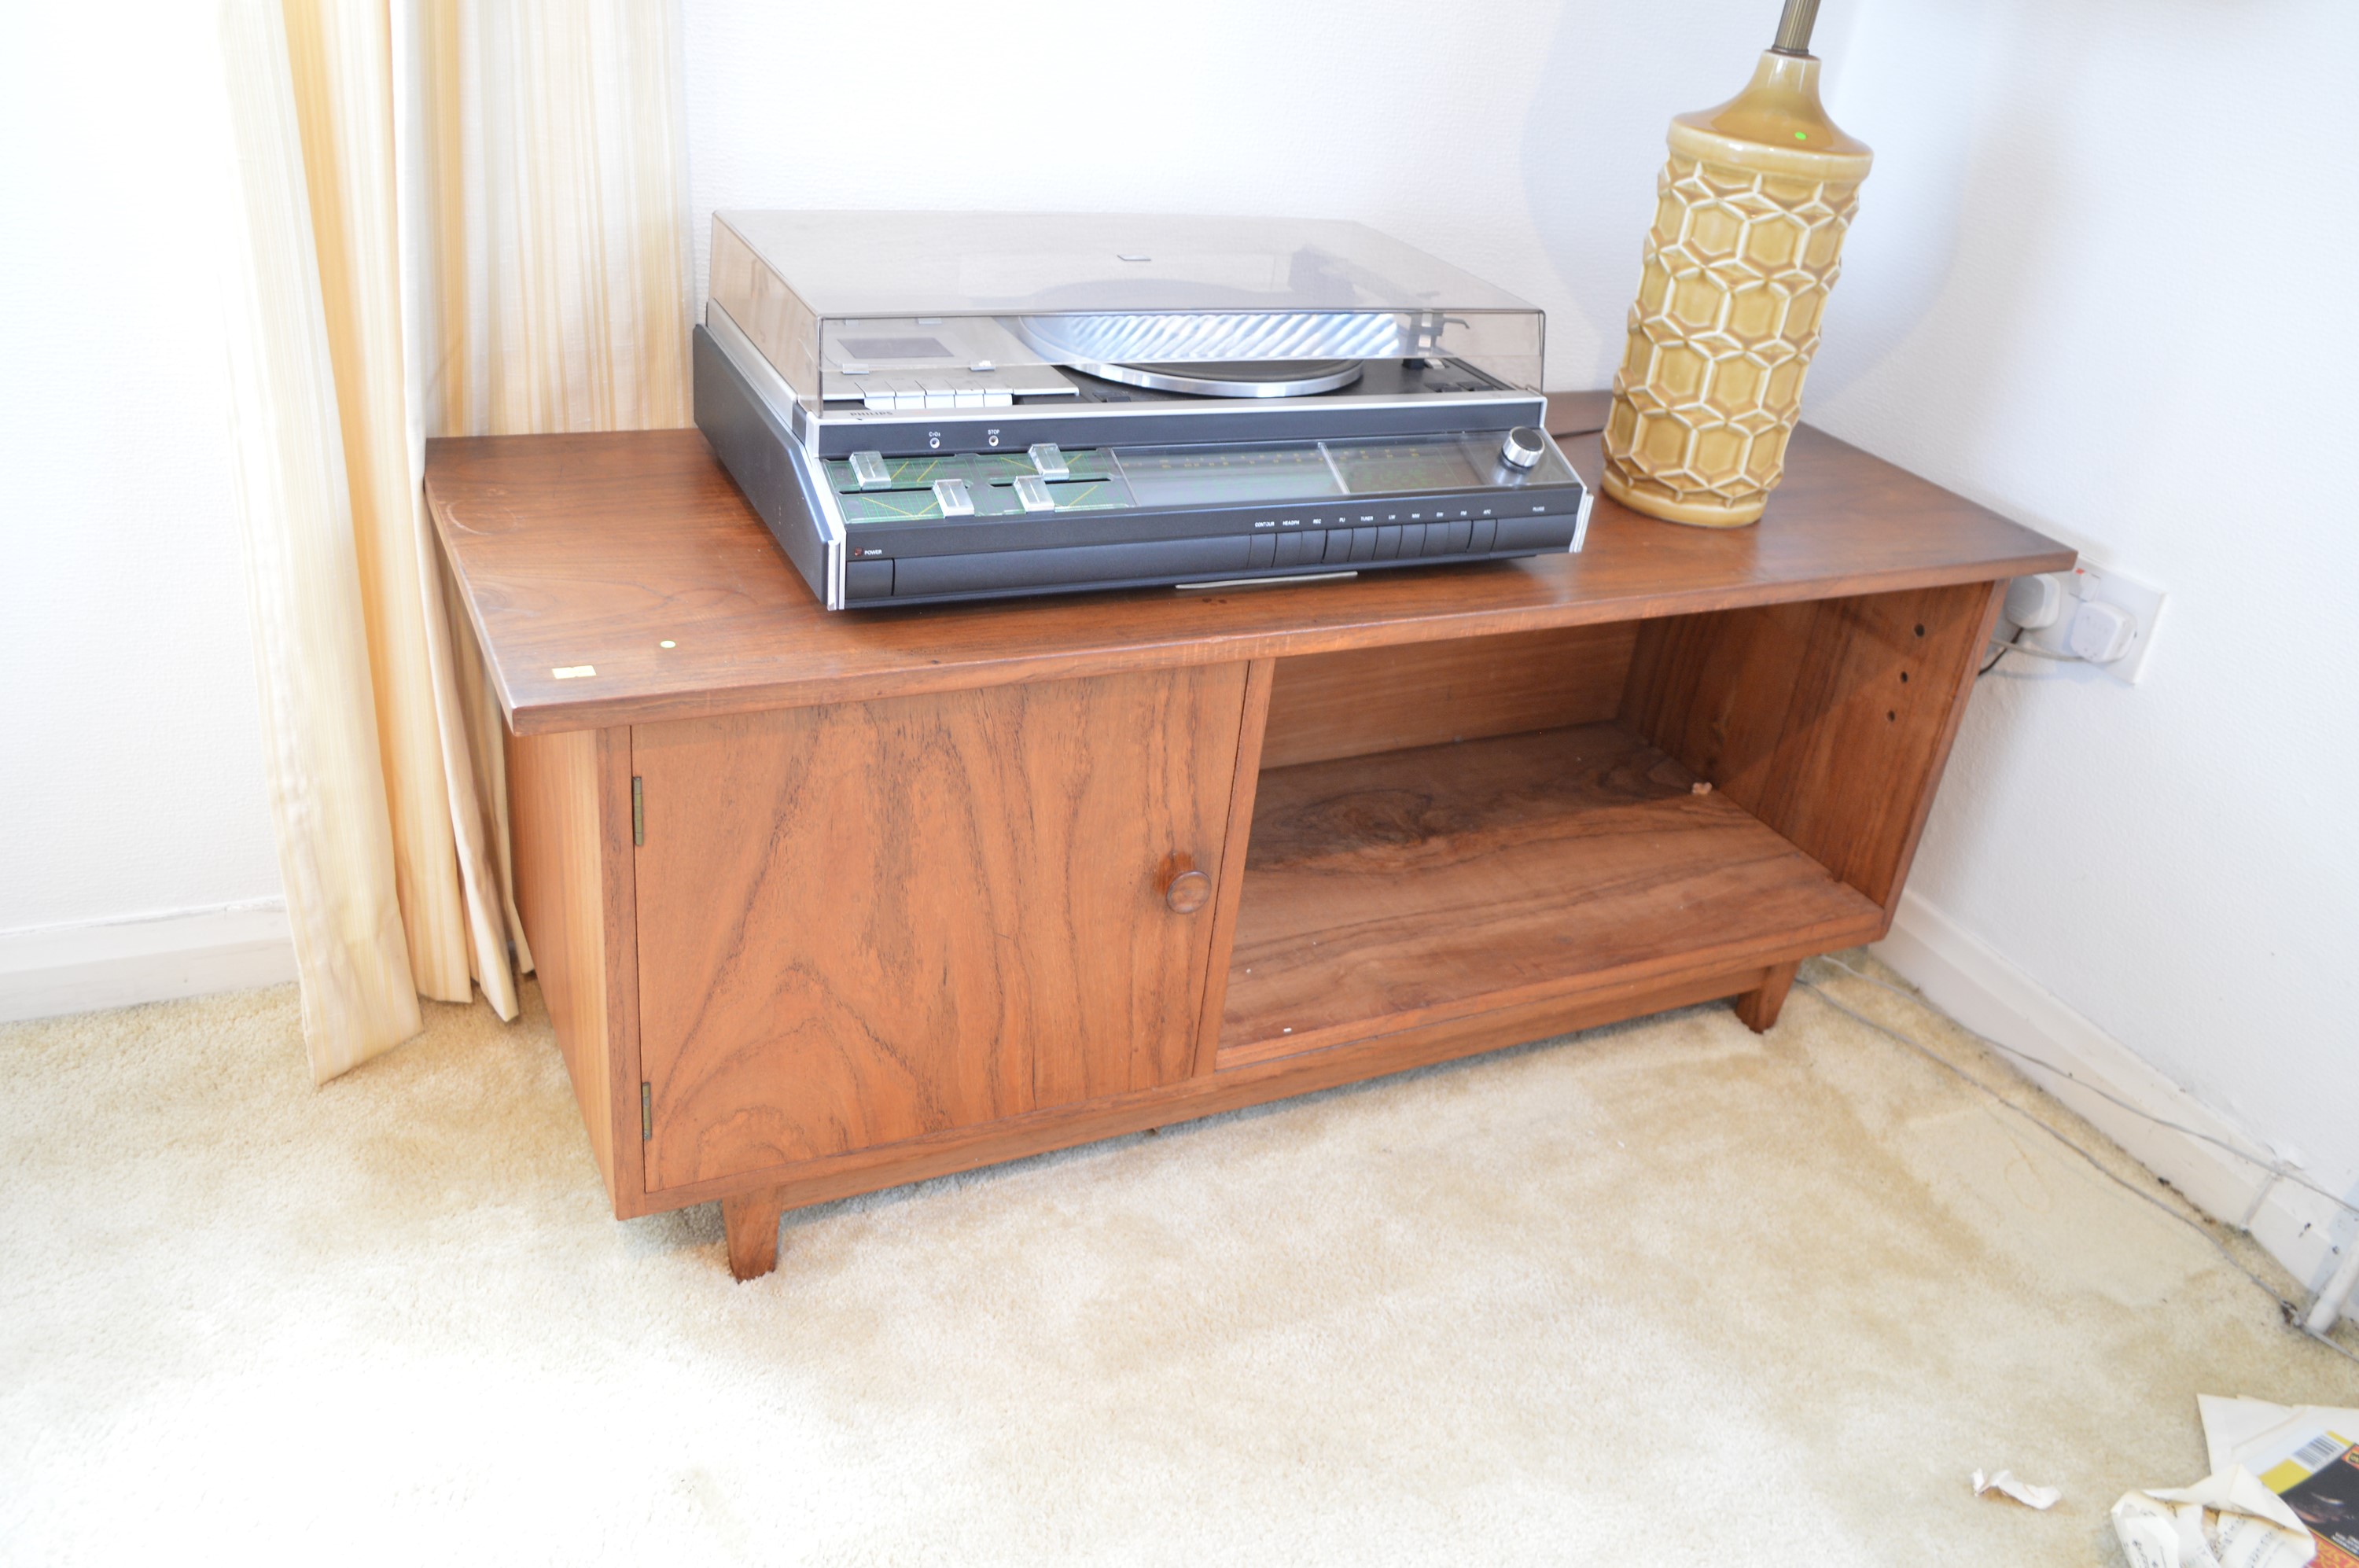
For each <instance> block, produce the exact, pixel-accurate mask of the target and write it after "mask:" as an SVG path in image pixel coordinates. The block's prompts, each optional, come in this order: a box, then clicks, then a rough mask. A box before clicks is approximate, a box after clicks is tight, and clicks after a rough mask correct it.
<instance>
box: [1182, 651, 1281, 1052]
mask: <svg viewBox="0 0 2359 1568" xmlns="http://www.w3.org/2000/svg"><path fill="white" fill-rule="evenodd" d="M1274 663H1275V661H1274V660H1271V659H1255V660H1254V661H1253V662H1252V663H1251V664H1249V665H1247V666H1246V667H1245V714H1244V718H1243V721H1242V722H1241V723H1240V724H1238V726H1237V762H1236V772H1235V775H1234V778H1233V779H1232V780H1231V782H1230V785H1229V819H1228V822H1227V824H1226V827H1225V829H1224V830H1223V831H1224V834H1225V836H1224V837H1223V840H1222V844H1221V869H1220V874H1219V875H1218V876H1217V877H1214V879H1213V889H1212V942H1211V944H1210V945H1209V946H1208V947H1207V948H1206V950H1205V959H1204V962H1205V975H1204V998H1203V1001H1202V1002H1201V1004H1200V1006H1199V1007H1198V1008H1197V1016H1196V1049H1195V1053H1194V1056H1193V1058H1192V1059H1191V1061H1190V1064H1189V1072H1190V1073H1191V1074H1193V1073H1210V1072H1212V1067H1213V1062H1214V1058H1215V1056H1216V1055H1217V1053H1218V1052H1219V1051H1220V1048H1221V1008H1222V1007H1223V1005H1224V1004H1225V1002H1226V1000H1227V997H1228V994H1229V948H1230V945H1231V944H1232V943H1233V942H1235V941H1236V934H1237V894H1238V891H1239V889H1241V888H1242V887H1244V886H1245V844H1246V842H1247V841H1248V840H1249V839H1250V838H1251V837H1252V836H1253V811H1254V800H1255V797H1256V793H1257V791H1258V789H1259V787H1260V784H1261V767H1262V740H1263V736H1264V735H1265V734H1266V730H1267V724H1268V719H1269V695H1270V689H1271V685H1272V681H1273V678H1274V675H1275V670H1274V668H1273V666H1274Z"/></svg>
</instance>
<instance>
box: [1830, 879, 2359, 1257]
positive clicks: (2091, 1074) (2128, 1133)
mask: <svg viewBox="0 0 2359 1568" xmlns="http://www.w3.org/2000/svg"><path fill="white" fill-rule="evenodd" d="M1873 951H1874V952H1875V955H1876V957H1878V958H1880V959H1882V960H1883V961H1884V962H1885V963H1886V964H1890V965H1891V966H1892V967H1893V968H1895V969H1897V970H1898V971H1899V972H1900V973H1901V974H1903V975H1907V976H1908V979H1909V980H1910V981H1911V982H1913V983H1914V984H1915V985H1916V986H1917V988H1918V989H1919V990H1920V991H1922V992H1924V993H1925V996H1926V999H1927V1000H1929V1001H1930V1002H1931V1003H1932V1004H1933V1005H1934V1006H1935V1007H1940V1009H1941V1010H1942V1011H1943V1012H1946V1013H1948V1014H1949V1015H1950V1016H1951V1018H1955V1019H1957V1020H1958V1021H1959V1022H1960V1023H1962V1024H1964V1025H1965V1026H1966V1027H1967V1028H1968V1029H1973V1030H1975V1031H1977V1032H1979V1033H1981V1034H1984V1035H1987V1036H1989V1037H1990V1038H1991V1039H1993V1040H1997V1041H1998V1042H1999V1043H2000V1044H2002V1045H2006V1046H2011V1047H2013V1048H2014V1049H2015V1050H2017V1051H2027V1052H2028V1053H2029V1054H2031V1055H2033V1056H2037V1057H2039V1058H2041V1059H2042V1060H2044V1061H2047V1062H2053V1063H2054V1064H2055V1065H2056V1066H2058V1067H2060V1068H2062V1069H2064V1070H2065V1071H2066V1072H2068V1073H2071V1074H2072V1078H2069V1079H2068V1078H2064V1077H2061V1076H2060V1075H2058V1074H2056V1073H2045V1072H2042V1071H2040V1070H2039V1069H2038V1068H2036V1067H2031V1066H2028V1065H2027V1064H2025V1063H2023V1062H2010V1065H2012V1066H2014V1067H2015V1068H2016V1070H2017V1072H2019V1073H2022V1074H2023V1075H2024V1076H2025V1077H2027V1078H2028V1079H2030V1080H2031V1081H2032V1082H2033V1083H2038V1085H2039V1086H2040V1087H2041V1088H2043V1089H2045V1090H2047V1091H2048V1092H2049V1094H2054V1095H2055V1096H2056V1097H2057V1098H2058V1099H2060V1100H2061V1101H2063V1102H2064V1103H2065V1104H2066V1105H2070V1106H2071V1108H2072V1109H2073V1110H2074V1111H2076V1112H2078V1113H2079V1114H2080V1115H2081V1116H2084V1117H2086V1118H2087V1119H2088V1120H2089V1121H2090V1123H2091V1124H2093V1126H2094V1127H2097V1129H2098V1130H2099V1131H2101V1132H2103V1133H2104V1135H2105V1136H2106V1137H2107V1138H2112V1139H2113V1140H2114V1142H2115V1143H2118V1144H2120V1145H2121V1146H2122V1147H2123V1148H2124V1149H2127V1150H2128V1151H2129V1152H2130V1153H2131V1154H2132V1155H2134V1156H2135V1157H2136V1159H2137V1160H2139V1161H2140V1162H2141V1163H2143V1164H2144V1165H2145V1166H2146V1167H2147V1170H2149V1171H2153V1172H2154V1173H2155V1174H2156V1175H2158V1176H2160V1177H2162V1178H2163V1179H2164V1180H2166V1181H2169V1182H2170V1183H2171V1185H2173V1186H2175V1187H2177V1188H2178V1189H2179V1190H2180V1192H2184V1193H2186V1194H2187V1196H2188V1197H2189V1198H2190V1199H2191V1200H2192V1201H2193V1202H2194V1203H2195V1205H2196V1206H2197V1207H2198V1208H2201V1210H2203V1211H2204V1212H2205V1213H2206V1214H2210V1215H2212V1217H2213V1218H2214V1219H2217V1220H2220V1221H2222V1222H2223V1223H2225V1224H2227V1225H2242V1226H2243V1227H2244V1228H2245V1229H2247V1230H2249V1231H2251V1232H2252V1235H2253V1238H2254V1239H2255V1240H2256V1241H2258V1242H2259V1243H2260V1244H2261V1245H2262V1246H2263V1247H2266V1248H2267V1250H2268V1252H2269V1255H2270V1256H2271V1257H2273V1258H2276V1259H2277V1261H2278V1262H2280V1263H2282V1264H2284V1265H2285V1266H2286V1268H2287V1269H2289V1270H2290V1271H2291V1272H2292V1273H2293V1275H2294V1277H2295V1278H2296V1279H2299V1280H2300V1281H2302V1284H2303V1286H2304V1287H2305V1288H2306V1289H2307V1290H2310V1291H2311V1292H2312V1293H2315V1292H2316V1291H2317V1290H2319V1289H2320V1288H2321V1286H2323V1285H2324V1284H2325V1282H2326V1280H2327V1279H2328V1277H2329V1276H2331V1275H2332V1273H2333V1272H2334V1267H2335V1265H2336V1263H2337V1262H2339V1261H2340V1260H2341V1257H2342V1254H2343V1251H2344V1249H2345V1248H2347V1247H2350V1246H2351V1245H2352V1242H2353V1233H2354V1226H2359V1219H2354V1216H2353V1215H2351V1214H2349V1213H2348V1212H2347V1211H2345V1210H2343V1209H2341V1208H2339V1207H2338V1206H2337V1205H2336V1204H2334V1203H2332V1202H2330V1201H2329V1200H2327V1199H2325V1198H2323V1197H2321V1196H2320V1195H2319V1194H2318V1193H2316V1192H2310V1191H2309V1190H2308V1189H2306V1188H2302V1187H2297V1186H2293V1185H2291V1184H2289V1183H2288V1182H2285V1181H2277V1180H2275V1179H2274V1178H2272V1177H2271V1176H2270V1175H2269V1173H2268V1172H2267V1170H2265V1169H2262V1168H2261V1167H2258V1166H2255V1165H2252V1164H2249V1163H2247V1162H2245V1160H2239V1159H2237V1158H2236V1157H2234V1155H2231V1154H2229V1153H2227V1152H2226V1151H2225V1150H2223V1149H2217V1148H2215V1147H2213V1146H2212V1145H2211V1144H2208V1143H2205V1142H2204V1141H2203V1140H2202V1139H2201V1138H2190V1137H2188V1136H2187V1134H2185V1133H2183V1132H2178V1131H2174V1130H2172V1129H2171V1128H2169V1127H2157V1126H2156V1125H2154V1123H2152V1122H2149V1121H2147V1120H2145V1119H2143V1118H2142V1117H2140V1116H2134V1115H2132V1114H2131V1113H2129V1112H2127V1111H2125V1110H2123V1109H2122V1108H2121V1107H2120V1106H2119V1105H2113V1104H2110V1103H2109V1102H2107V1101H2105V1100H2104V1099H2102V1098H2100V1097H2099V1096H2098V1095H2096V1094H2091V1093H2089V1092H2088V1090H2087V1089H2086V1088H2084V1087H2083V1086H2082V1085H2083V1084H2093V1085H2095V1086H2096V1087H2097V1088H2100V1089H2102V1090H2104V1092H2105V1093H2106V1094H2113V1095H2115V1096H2117V1097H2119V1098H2121V1099H2123V1100H2126V1101H2128V1102H2129V1103H2130V1104H2131V1105H2136V1106H2137V1107H2138V1108H2139V1109H2141V1110H2143V1111H2145V1112H2146V1113H2147V1115H2148V1116H2160V1117H2162V1118H2164V1119H2165V1120H2167V1121H2172V1122H2176V1123H2178V1124H2179V1125H2180V1127H2189V1128H2192V1129H2194V1130H2196V1131H2199V1132H2201V1133H2204V1134H2206V1135H2208V1136H2210V1137H2212V1138H2222V1139H2224V1140H2225V1141H2227V1142H2229V1143H2231V1144H2234V1146H2235V1147H2237V1148H2238V1149H2245V1150H2246V1151H2248V1152H2250V1153H2252V1154H2254V1155H2255V1156H2256V1157H2257V1158H2259V1159H2260V1160H2265V1161H2266V1160H2270V1159H2271V1156H2270V1154H2269V1151H2268V1149H2267V1147H2266V1146H2264V1145H2263V1144H2262V1143H2261V1142H2260V1141H2259V1140H2258V1139H2256V1138H2254V1137H2252V1135H2251V1134H2249V1133H2248V1132H2246V1131H2245V1129H2244V1128H2242V1127H2237V1126H2236V1125H2235V1124H2234V1123H2233V1122H2231V1121H2229V1120H2228V1119H2227V1118H2226V1117H2224V1116H2222V1115H2221V1114H2220V1113H2219V1112H2217V1111H2215V1110H2213V1109H2212V1108H2211V1107H2210V1106H2208V1105H2205V1104H2204V1103H2203V1102H2202V1101H2201V1100H2199V1099H2198V1098H2196V1097H2195V1095H2193V1094H2190V1093H2189V1092H2188V1091H2187V1090H2186V1089H2184V1088H2182V1087H2180V1085H2179V1084H2177V1083H2172V1082H2171V1081H2170V1080H2169V1078H2167V1077H2165V1076H2164V1075H2163V1074H2162V1073H2158V1072H2157V1071H2156V1070H2155V1069H2154V1068H2153V1067H2151V1066H2149V1065H2148V1064H2147V1062H2145V1061H2144V1060H2142V1059H2141V1058H2140V1057H2139V1056H2138V1055H2137V1053H2136V1052H2135V1051H2132V1050H2130V1048H2129V1047H2128V1046H2126V1045H2124V1044H2123V1043H2122V1042H2121V1041H2120V1040H2115V1039H2114V1037H2113V1036H2112V1035H2109V1034H2107V1033H2106V1032H2105V1031H2104V1029H2099V1028H2098V1027H2097V1026H2096V1025H2095V1024H2093V1023H2092V1022H2090V1021H2089V1019H2087V1018H2084V1017H2082V1015H2081V1014H2080V1013H2078V1012H2075V1011H2074V1010H2073V1009H2072V1008H2071V1007H2070V1006H2069V1005H2067V1004H2066V1003H2065V1002H2063V1001H2062V1000H2061V999H2060V998H2059V997H2057V996H2055V995H2054V994H2053V993H2051V992H2049V990H2048V989H2047V988H2045V987H2044V986H2042V985H2040V984H2039V983H2038V981H2036V980H2034V979H2033V978H2032V977H2031V976H2030V975H2027V974H2025V973H2024V972H2023V971H2022V970H2021V969H2019V968H2017V966H2016V965H2015V964H2014V962H2013V961H2012V960H2010V959H2008V958H2007V957H2006V955H2005V954H2003V953H2000V952H1998V950H1997V949H1995V948H1994V947H1992V946H1991V945H1990V944H1989V943H1987V942H1984V941H1983V940H1982V939H1981V938H1980V937H1977V936H1975V935H1974V934H1973V932H1971V931H1967V930H1966V929H1965V928H1964V927H1962V926H1961V925H1959V924H1958V923H1957V922H1956V921H1955V920H1951V918H1950V917H1949V916H1948V915H1946V914H1944V913H1943V912H1942V911H1940V909H1936V908H1934V907H1933V906H1932V905H1931V904H1929V903H1927V902H1926V901H1925V900H1924V899H1923V898H1919V897H1918V896H1917V895H1916V894H1915V893H1913V892H1910V893H1903V894H1902V895H1901V898H1900V908H1899V909H1898V911H1897V913H1896V914H1895V916H1894V918H1893V921H1892V934H1891V935H1889V936H1887V937H1886V938H1885V940H1884V941H1882V942H1878V943H1876V945H1875V948H1874V949H1873ZM2073 1079H2078V1080H2079V1081H2080V1082H2078V1083H2075V1082H2074V1081H2073ZM2312 1179H2313V1180H2315V1178H2312ZM2321 1184H2323V1183H2321Z"/></svg>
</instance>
